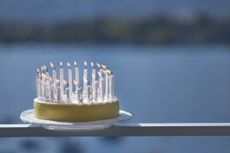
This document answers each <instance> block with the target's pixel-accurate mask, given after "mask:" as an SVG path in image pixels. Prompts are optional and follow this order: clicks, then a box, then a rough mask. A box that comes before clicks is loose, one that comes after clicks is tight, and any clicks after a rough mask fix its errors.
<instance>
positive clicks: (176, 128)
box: [0, 123, 230, 137]
mask: <svg viewBox="0 0 230 153" xmlns="http://www.w3.org/2000/svg"><path fill="white" fill-rule="evenodd" d="M53 136H54V137H55V136H102V137H103V136H230V123H118V124H115V125H114V126H112V127H110V128H107V129H103V130H95V131H52V130H47V129H44V128H42V127H40V126H35V125H32V124H0V137H53Z"/></svg>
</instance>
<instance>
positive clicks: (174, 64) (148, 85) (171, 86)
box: [0, 44, 230, 153]
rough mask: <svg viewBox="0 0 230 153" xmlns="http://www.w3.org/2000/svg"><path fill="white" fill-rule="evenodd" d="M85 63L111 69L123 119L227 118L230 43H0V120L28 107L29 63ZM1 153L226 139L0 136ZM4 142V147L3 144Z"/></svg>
mask: <svg viewBox="0 0 230 153" xmlns="http://www.w3.org/2000/svg"><path fill="white" fill-rule="evenodd" d="M85 59H86V60H88V61H90V60H92V61H94V62H99V63H105V64H107V65H108V66H109V67H110V68H111V69H112V70H113V72H114V74H115V94H116V96H117V97H118V98H119V100H120V103H121V108H122V109H124V110H127V111H129V112H131V113H132V114H133V118H132V119H131V120H130V122H153V123H155V122H230V47H227V46H167V47H150V46H131V45H105V46H103V45H57V44H14V45H6V44H0V103H1V107H0V122H1V123H22V122H21V121H20V119H19V115H20V113H21V111H23V110H25V109H29V108H32V105H33V98H34V97H35V95H36V93H35V74H36V68H38V67H40V66H41V65H44V64H49V62H50V61H52V62H54V63H56V64H58V63H59V62H60V61H63V62H67V61H68V62H73V61H74V60H78V61H79V62H82V63H83V61H84V60H85ZM0 141H1V142H2V143H1V144H0V152H44V151H46V152H60V153H61V152H67V153H68V152H79V151H80V152H85V153H91V152H95V150H97V152H112V153H113V152H114V153H115V152H116V153H117V152H124V153H133V152H135V153H150V152H151V153H158V152H159V153H178V152H179V153H180V152H181V153H182V152H186V153H194V152H209V153H215V152H222V153H229V152H230V138H229V137H121V138H93V137H92V138H91V137H90V138H84V137H83V138H1V139H0ZM6 144H7V145H6Z"/></svg>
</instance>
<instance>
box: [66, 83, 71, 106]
mask: <svg viewBox="0 0 230 153" xmlns="http://www.w3.org/2000/svg"><path fill="white" fill-rule="evenodd" d="M69 89H70V88H69V83H67V84H66V99H67V103H70V102H71V99H70V92H69Z"/></svg>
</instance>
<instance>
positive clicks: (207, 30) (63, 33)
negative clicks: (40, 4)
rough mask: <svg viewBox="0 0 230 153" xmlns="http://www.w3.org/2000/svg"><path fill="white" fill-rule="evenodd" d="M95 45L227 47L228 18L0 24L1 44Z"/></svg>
mask: <svg viewBox="0 0 230 153" xmlns="http://www.w3.org/2000/svg"><path fill="white" fill-rule="evenodd" d="M24 41H36V42H71V43H75V42H78V43H79V42H80V43H81V42H83V43H84V42H95V43H140V44H171V43H185V44H186V43H225V44H230V18H225V19H215V18H211V17H209V16H206V15H200V16H197V17H194V18H193V19H192V20H189V21H184V20H178V19H174V18H172V17H169V16H154V17H149V18H145V19H139V20H124V19H117V18H116V19H113V18H96V19H92V20H85V21H82V20H81V21H80V20H76V21H69V22H63V23H58V24H57V23H56V24H32V23H31V24H29V23H20V22H19V23H18V22H17V23H16V22H15V23H13V22H4V20H0V42H24Z"/></svg>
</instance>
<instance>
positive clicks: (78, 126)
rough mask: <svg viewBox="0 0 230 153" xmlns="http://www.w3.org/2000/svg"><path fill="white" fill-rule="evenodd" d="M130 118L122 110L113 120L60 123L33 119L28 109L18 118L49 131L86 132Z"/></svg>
mask: <svg viewBox="0 0 230 153" xmlns="http://www.w3.org/2000/svg"><path fill="white" fill-rule="evenodd" d="M131 116H132V114H131V113H129V112H126V111H124V110H120V111H119V117H117V118H113V119H108V120H100V121H92V122H61V121H51V120H43V119H37V118H35V117H34V110H33V109H29V110H25V111H23V112H22V113H21V115H20V118H21V120H22V121H23V122H26V123H32V124H35V125H39V126H41V127H43V128H45V129H49V130H58V131H87V130H100V129H105V128H108V127H110V126H112V125H113V124H114V123H117V122H118V121H123V120H127V119H129V118H130V117H131Z"/></svg>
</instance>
